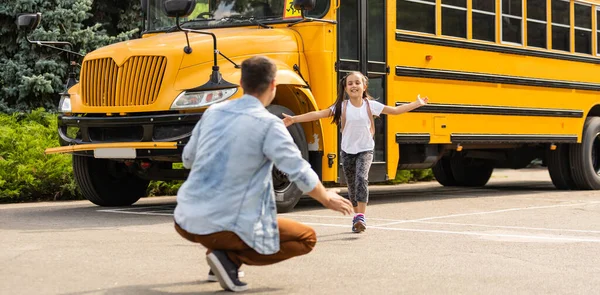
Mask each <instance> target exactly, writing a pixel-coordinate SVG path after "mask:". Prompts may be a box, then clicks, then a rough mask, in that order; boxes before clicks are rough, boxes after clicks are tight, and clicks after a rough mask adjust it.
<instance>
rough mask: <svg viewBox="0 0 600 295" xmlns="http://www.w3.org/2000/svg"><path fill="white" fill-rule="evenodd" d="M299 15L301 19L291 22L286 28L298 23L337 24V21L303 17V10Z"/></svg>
mask: <svg viewBox="0 0 600 295" xmlns="http://www.w3.org/2000/svg"><path fill="white" fill-rule="evenodd" d="M300 14H301V15H302V19H301V20H299V21H297V22H293V23H291V24H289V25H287V26H288V27H291V26H293V25H297V24H299V23H305V22H322V23H330V24H334V25H335V24H337V21H334V20H328V19H319V18H313V17H306V16H304V10H300Z"/></svg>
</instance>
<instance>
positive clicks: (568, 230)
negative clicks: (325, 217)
mask: <svg viewBox="0 0 600 295" xmlns="http://www.w3.org/2000/svg"><path fill="white" fill-rule="evenodd" d="M414 223H425V224H440V225H458V226H472V227H487V228H506V229H524V230H541V231H563V232H576V233H589V234H600V231H598V230H583V229H562V228H543V227H523V226H504V225H487V224H472V223H455V222H436V221H415V222H414ZM378 226H380V225H378Z"/></svg>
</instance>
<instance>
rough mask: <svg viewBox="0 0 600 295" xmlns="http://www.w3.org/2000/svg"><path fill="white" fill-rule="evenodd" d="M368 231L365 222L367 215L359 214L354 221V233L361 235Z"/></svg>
mask: <svg viewBox="0 0 600 295" xmlns="http://www.w3.org/2000/svg"><path fill="white" fill-rule="evenodd" d="M365 229H367V221H366V220H365V215H363V214H359V215H356V216H354V219H353V221H352V231H353V232H355V233H361V232H363V231H365Z"/></svg>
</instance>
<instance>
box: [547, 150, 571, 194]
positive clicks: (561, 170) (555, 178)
mask: <svg viewBox="0 0 600 295" xmlns="http://www.w3.org/2000/svg"><path fill="white" fill-rule="evenodd" d="M569 150H570V146H569V145H568V144H558V145H556V149H555V150H548V151H547V152H546V163H547V165H548V174H550V179H552V184H554V187H556V188H557V189H560V190H572V189H575V188H577V186H576V185H575V181H573V176H572V174H571V165H570V159H569Z"/></svg>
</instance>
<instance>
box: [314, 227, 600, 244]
mask: <svg viewBox="0 0 600 295" xmlns="http://www.w3.org/2000/svg"><path fill="white" fill-rule="evenodd" d="M303 224H306V225H312V226H328V227H348V225H342V224H327V223H312V222H303ZM368 228H369V229H380V230H391V231H406V232H421V233H437V234H450V235H465V236H480V237H481V236H484V237H495V238H520V239H536V240H551V241H568V242H590V243H600V239H594V238H568V237H544V236H531V235H513V234H490V233H480V232H461V231H447V230H429V229H411V228H394V227H381V226H369V227H368Z"/></svg>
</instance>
